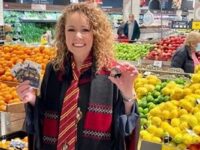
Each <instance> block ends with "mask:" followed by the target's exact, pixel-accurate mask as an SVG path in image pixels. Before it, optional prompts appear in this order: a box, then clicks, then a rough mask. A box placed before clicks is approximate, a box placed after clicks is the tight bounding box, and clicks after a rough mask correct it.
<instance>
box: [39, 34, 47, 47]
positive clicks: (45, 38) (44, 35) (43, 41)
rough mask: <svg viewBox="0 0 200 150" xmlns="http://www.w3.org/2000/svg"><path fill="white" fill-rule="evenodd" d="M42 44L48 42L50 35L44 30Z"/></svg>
mask: <svg viewBox="0 0 200 150" xmlns="http://www.w3.org/2000/svg"><path fill="white" fill-rule="evenodd" d="M40 44H41V45H46V44H48V37H47V32H43V34H42V36H41V38H40Z"/></svg>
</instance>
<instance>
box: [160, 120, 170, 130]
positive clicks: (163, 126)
mask: <svg viewBox="0 0 200 150" xmlns="http://www.w3.org/2000/svg"><path fill="white" fill-rule="evenodd" d="M169 127H170V125H169V123H168V122H166V121H163V122H162V123H161V128H162V129H164V130H167V129H168V128H169Z"/></svg>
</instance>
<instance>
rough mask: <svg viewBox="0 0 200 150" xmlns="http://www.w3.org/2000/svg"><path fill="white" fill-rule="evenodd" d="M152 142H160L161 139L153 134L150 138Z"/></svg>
mask: <svg viewBox="0 0 200 150" xmlns="http://www.w3.org/2000/svg"><path fill="white" fill-rule="evenodd" d="M151 141H152V142H155V143H161V139H160V138H159V137H156V136H153V137H152V139H151Z"/></svg>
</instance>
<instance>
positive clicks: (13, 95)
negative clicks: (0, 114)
mask: <svg viewBox="0 0 200 150" xmlns="http://www.w3.org/2000/svg"><path fill="white" fill-rule="evenodd" d="M13 103H20V99H19V97H18V95H17V92H16V87H9V86H8V85H7V84H4V83H1V82H0V111H5V110H6V105H7V104H13Z"/></svg>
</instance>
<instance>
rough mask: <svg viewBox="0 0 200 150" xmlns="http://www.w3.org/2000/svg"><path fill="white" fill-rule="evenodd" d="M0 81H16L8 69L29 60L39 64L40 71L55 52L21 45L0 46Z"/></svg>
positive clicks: (40, 47) (49, 49)
mask: <svg viewBox="0 0 200 150" xmlns="http://www.w3.org/2000/svg"><path fill="white" fill-rule="evenodd" d="M0 56H1V58H0V80H3V81H16V79H14V78H13V76H12V75H11V71H10V69H11V68H12V67H13V66H14V65H15V64H16V63H19V62H23V61H24V60H31V61H34V62H36V63H39V64H41V66H42V71H41V74H42V75H43V74H44V69H45V66H46V64H47V63H48V62H49V60H50V59H51V58H53V57H54V56H55V50H54V49H53V48H51V47H44V46H38V47H33V46H31V47H28V46H23V45H3V46H0Z"/></svg>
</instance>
